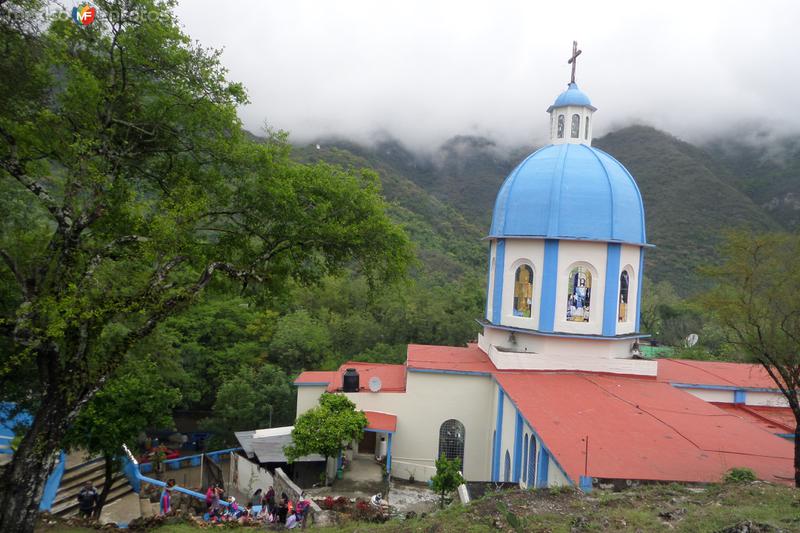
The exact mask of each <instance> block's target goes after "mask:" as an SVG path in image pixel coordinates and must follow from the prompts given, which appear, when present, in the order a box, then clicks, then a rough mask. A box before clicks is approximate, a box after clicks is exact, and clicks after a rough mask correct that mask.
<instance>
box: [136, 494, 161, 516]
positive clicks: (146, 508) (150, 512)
mask: <svg viewBox="0 0 800 533" xmlns="http://www.w3.org/2000/svg"><path fill="white" fill-rule="evenodd" d="M154 505H155V504H154V503H153V502H151V501H150V500H149V499H147V498H139V508H140V509H141V512H142V518H150V517H151V516H155V515H157V514H158V512H157V510H156V509H153V507H154Z"/></svg>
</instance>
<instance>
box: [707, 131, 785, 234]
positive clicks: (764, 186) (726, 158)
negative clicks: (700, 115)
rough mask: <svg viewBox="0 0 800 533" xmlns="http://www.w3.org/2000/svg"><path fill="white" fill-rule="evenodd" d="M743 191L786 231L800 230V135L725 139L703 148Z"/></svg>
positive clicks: (762, 135)
mask: <svg viewBox="0 0 800 533" xmlns="http://www.w3.org/2000/svg"><path fill="white" fill-rule="evenodd" d="M705 149H706V150H707V151H708V152H709V153H711V154H712V155H713V156H714V157H715V158H716V159H717V160H718V161H719V162H720V163H721V164H722V166H723V168H724V169H725V171H726V172H727V173H728V174H730V175H731V176H733V177H734V179H735V180H736V183H737V184H738V186H739V187H740V188H741V189H742V191H743V192H744V193H745V194H747V195H748V196H749V197H750V198H752V199H753V201H754V202H756V203H757V204H758V205H759V206H761V207H762V208H763V209H764V210H766V211H767V212H768V213H769V214H770V215H772V217H773V218H774V219H775V220H776V221H778V222H779V223H780V224H781V225H783V226H784V227H785V228H786V229H789V230H795V231H796V230H797V229H800V136H798V135H793V136H785V137H780V138H773V136H771V135H769V134H767V133H764V132H761V133H760V134H757V135H755V137H753V138H748V139H741V138H737V137H725V138H720V139H715V140H713V141H710V142H708V143H707V144H706V145H705Z"/></svg>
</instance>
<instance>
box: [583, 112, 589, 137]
mask: <svg viewBox="0 0 800 533" xmlns="http://www.w3.org/2000/svg"><path fill="white" fill-rule="evenodd" d="M583 138H584V139H586V140H587V141H588V140H589V117H586V134H585V135H584V137H583Z"/></svg>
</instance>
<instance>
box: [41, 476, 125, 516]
mask: <svg viewBox="0 0 800 533" xmlns="http://www.w3.org/2000/svg"><path fill="white" fill-rule="evenodd" d="M131 492H133V489H132V488H131V486H130V485H129V484H128V481H127V480H126V479H124V478H123V479H122V480H115V483H114V484H113V485H112V487H111V492H109V493H108V497H107V498H106V503H105V505H108V504H109V503H111V502H113V501H115V500H118V499H119V498H121V497H123V496H125V495H126V494H130V493H131ZM50 513H51V514H52V515H54V516H61V517H64V516H71V515H75V514H77V513H78V500H77V498H75V499H73V500H70V501H65V502H63V503H61V504H59V505H58V506H56V505H54V506H53V508H52V509H51V510H50Z"/></svg>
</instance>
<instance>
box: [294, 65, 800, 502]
mask: <svg viewBox="0 0 800 533" xmlns="http://www.w3.org/2000/svg"><path fill="white" fill-rule="evenodd" d="M547 111H548V113H549V115H550V143H549V144H548V145H547V146H545V147H543V148H541V149H539V150H537V151H536V152H534V153H533V154H531V155H529V156H528V157H527V158H525V159H524V160H523V161H522V162H521V163H520V164H519V165H518V166H517V167H516V168H515V169H514V170H513V171H512V172H511V174H509V176H508V177H507V178H506V180H505V182H504V183H503V184H502V186H501V187H500V190H499V192H498V195H497V200H496V202H495V207H494V212H493V217H492V224H491V228H490V230H489V235H488V237H487V249H488V260H487V307H486V311H485V314H484V316H483V317H481V318H480V323H481V325H482V327H483V332H482V334H481V335H480V336H479V339H478V342H477V343H475V344H470V345H469V346H467V347H450V346H422V345H415V344H412V345H409V347H408V352H407V360H406V363H405V364H403V365H386V364H376V363H356V362H353V363H346V364H345V365H342V367H341V368H339V369H338V370H337V371H333V372H303V373H302V374H301V375H300V376H299V377H298V378H297V380H296V381H295V385H296V386H297V412H298V415H299V414H302V413H303V412H304V411H306V410H307V409H310V408H311V407H313V406H314V405H316V403H317V400H318V398H319V396H320V395H321V394H322V393H323V392H326V391H327V392H344V393H345V394H346V395H347V396H348V397H349V398H350V399H351V400H352V401H353V402H355V404H356V405H357V406H358V408H359V409H362V410H364V411H365V412H366V413H367V416H368V419H369V421H370V425H369V428H368V433H367V435H370V436H369V437H368V438H365V440H364V441H362V443H360V444H359V448H360V450H361V451H363V452H368V453H374V452H375V448H376V447H379V444H378V443H385V445H386V452H385V455H386V464H387V469H388V470H390V471H391V474H392V475H393V476H394V477H398V478H404V479H410V478H413V479H415V480H427V479H429V478H430V477H431V476H432V475H433V474H434V473H435V468H434V461H435V459H436V458H437V457H438V456H440V455H441V454H444V455H446V456H448V457H451V458H453V457H457V458H459V459H461V461H462V464H463V472H464V476H465V478H466V479H467V480H471V481H510V482H518V483H519V484H520V485H522V486H528V487H546V486H553V485H568V484H571V485H576V486H581V487H583V488H589V487H590V486H591V483H592V482H593V481H596V480H643V481H680V482H715V481H719V480H721V478H722V477H723V475H724V473H725V472H726V471H727V470H729V469H730V468H733V467H748V468H751V469H753V470H754V471H755V472H756V474H757V475H758V476H759V477H760V478H761V479H764V480H767V481H772V482H783V483H792V482H793V480H794V469H793V466H792V464H793V463H792V461H793V454H794V444H793V442H791V441H790V440H789V438H790V437H791V435H790V434H793V433H794V425H795V424H794V418H793V417H792V416H791V412H790V410H789V409H788V407H787V403H786V401H785V399H784V397H783V396H782V395H781V393H780V391H779V390H778V388H777V386H776V385H775V384H774V383H773V382H772V381H771V380H770V378H769V376H768V375H767V374H766V372H765V371H764V370H763V369H762V368H760V367H758V366H755V365H744V364H734V363H706V362H697V361H679V360H669V359H664V360H657V361H656V360H643V359H641V358H640V357H639V354H640V352H639V341H640V339H642V338H643V337H647V335H646V334H644V333H642V332H640V329H639V324H640V323H639V306H640V300H641V285H642V277H643V270H644V255H645V253H646V250H647V249H648V247H650V246H651V244H649V243H648V242H647V240H646V232H645V216H644V215H645V212H644V205H643V202H642V197H641V194H640V192H639V189H638V186H637V185H636V181H635V180H634V178H633V176H632V175H631V174H630V173H629V172H628V171H627V169H625V167H624V166H623V165H622V164H621V163H620V162H619V161H617V160H616V159H614V158H613V157H612V156H611V155H609V154H607V153H605V152H603V151H602V150H599V149H597V148H594V147H592V126H593V120H594V118H593V114H594V112H595V111H596V108H595V107H593V106H592V104H591V102H590V100H589V97H588V96H587V95H586V94H585V93H584V92H583V91H581V90H580V89H579V88H578V86H577V84H576V83H575V81H574V74H573V80H572V81H571V82H570V83H569V85H568V87H567V89H566V90H565V91H564V92H563V93H561V94H560V95H558V97H557V98H556V100H555V102H554V103H553V105H551V106H550V107H549V108H548V110H547ZM349 369H352V370H349ZM345 373H347V374H348V376H349V377H348V379H347V380H345ZM355 376H357V377H358V378H357V383H355V384H354V382H355V381H356V380H355V379H354V378H355ZM345 381H347V382H348V386H345ZM381 449H382V448H381ZM381 449H379V451H380V450H381ZM381 453H382V452H381ZM381 453H379V454H378V455H380V454H381Z"/></svg>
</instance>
